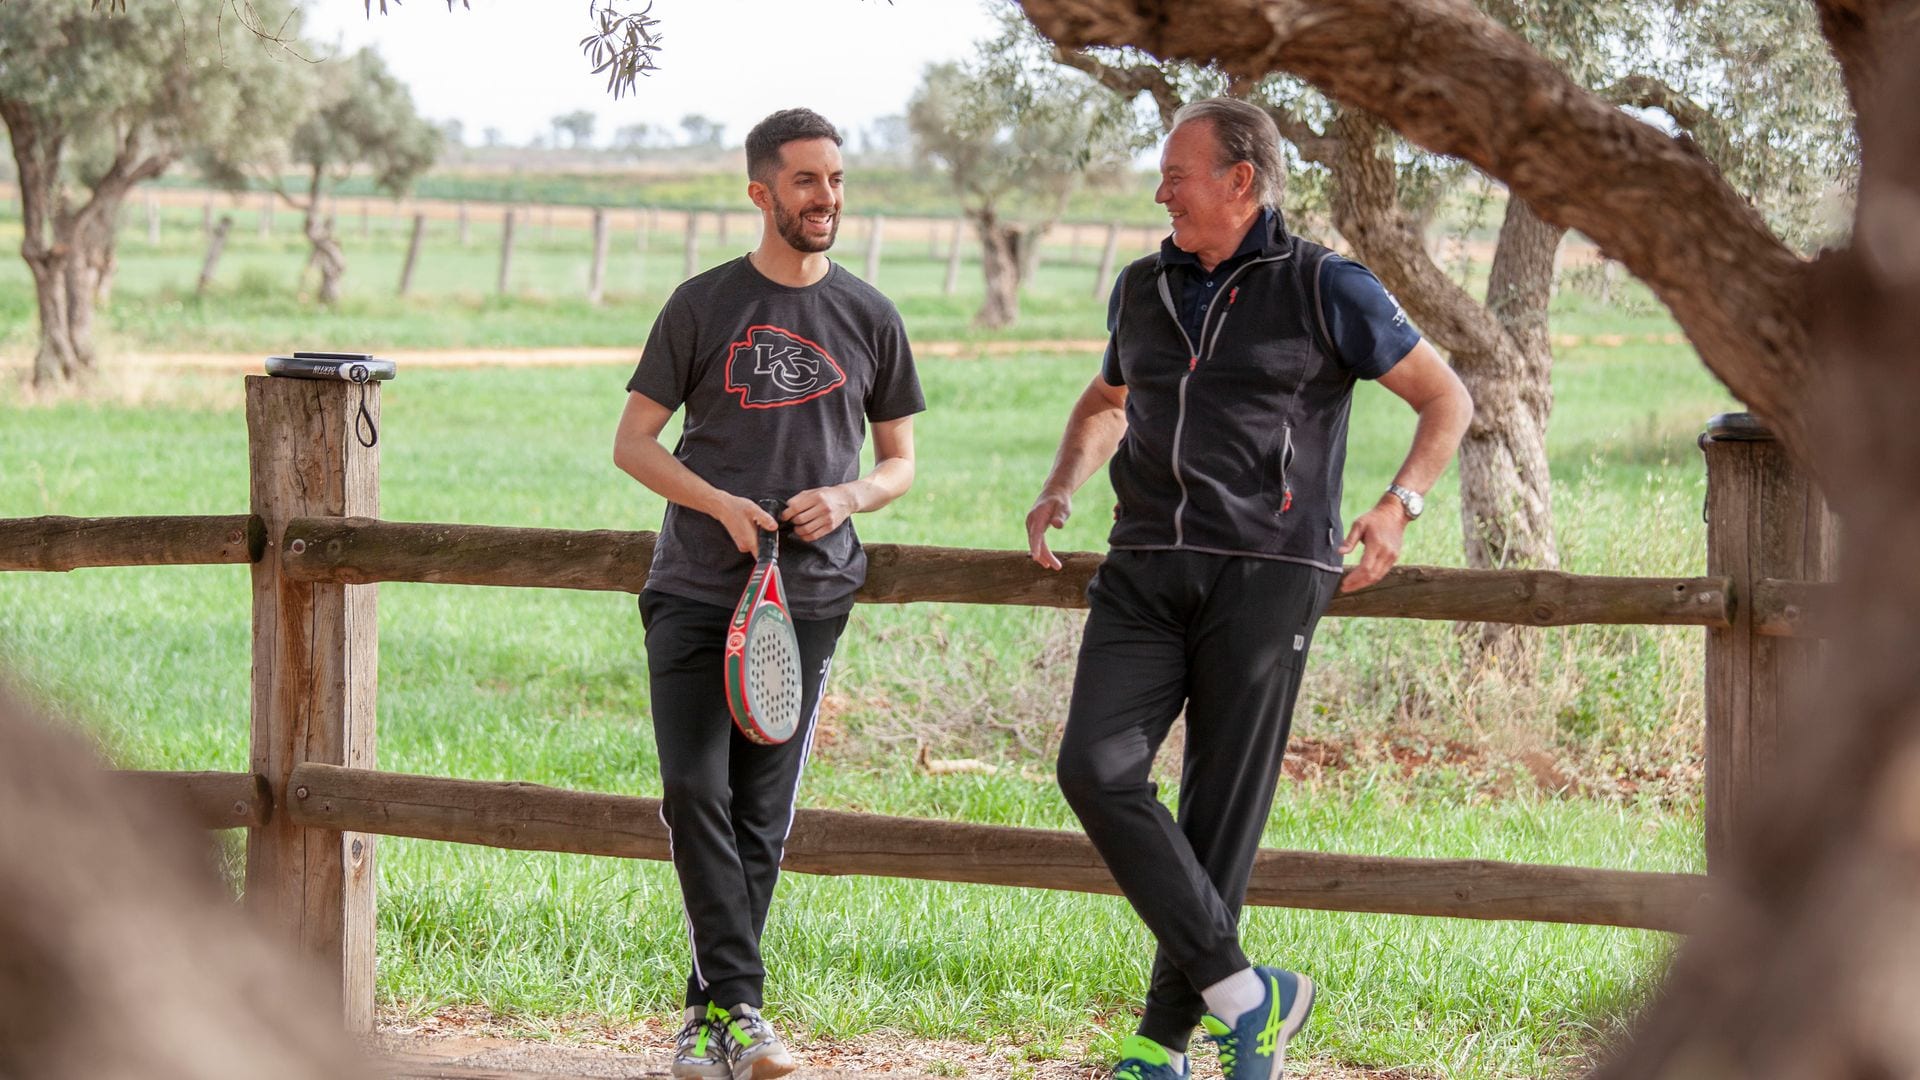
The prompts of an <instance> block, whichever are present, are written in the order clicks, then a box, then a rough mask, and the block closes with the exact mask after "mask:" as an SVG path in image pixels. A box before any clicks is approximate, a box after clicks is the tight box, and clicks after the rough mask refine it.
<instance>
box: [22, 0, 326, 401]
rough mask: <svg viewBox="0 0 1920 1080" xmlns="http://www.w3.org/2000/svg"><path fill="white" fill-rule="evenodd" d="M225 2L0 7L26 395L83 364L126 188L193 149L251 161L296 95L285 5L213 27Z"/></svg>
mask: <svg viewBox="0 0 1920 1080" xmlns="http://www.w3.org/2000/svg"><path fill="white" fill-rule="evenodd" d="M225 6H226V5H225V2H224V0H176V2H174V3H168V4H153V3H148V4H136V5H130V6H128V7H126V8H125V9H124V10H120V11H117V12H103V11H95V10H94V9H93V7H92V6H91V5H89V4H88V3H86V2H85V0H7V2H6V3H0V57H3V59H0V120H4V121H5V123H6V127H7V134H8V138H9V142H10V143H11V145H12V150H13V160H14V165H15V167H16V170H17V172H18V175H19V182H20V212H21V220H22V225H23V227H24V234H23V236H22V238H21V242H20V254H21V256H22V257H23V258H24V259H25V260H26V263H27V268H28V270H29V271H30V272H31V273H32V275H33V287H34V296H35V300H36V302H37V307H38V313H39V329H40V337H39V344H38V346H37V347H36V348H35V350H34V358H33V381H34V384H35V385H37V386H45V385H49V384H54V383H60V382H65V381H69V380H72V379H74V378H77V377H79V376H82V375H84V374H86V373H88V372H90V371H91V370H92V369H93V367H94V363H95V356H94V345H93V322H94V310H95V306H96V303H97V302H98V300H99V299H100V297H101V296H102V295H103V294H104V293H105V291H106V289H107V287H108V284H109V283H110V281H111V280H112V275H113V267H114V226H115V223H116V221H117V219H118V217H119V212H120V207H121V205H122V204H123V203H124V201H125V199H126V197H127V194H128V192H130V191H132V190H133V188H134V187H135V186H136V185H138V184H140V183H141V182H142V181H145V180H150V179H152V178H154V177H156V176H159V175H160V174H161V173H163V172H165V171H166V170H167V168H168V167H169V166H171V165H172V164H173V163H174V162H176V161H178V160H180V159H181V158H182V156H184V155H185V154H187V153H188V152H189V151H191V150H194V149H195V148H212V149H214V150H216V151H217V152H218V153H220V154H222V155H225V156H230V157H235V158H241V157H246V156H249V155H252V154H254V153H257V152H258V151H259V149H260V148H261V147H263V146H265V145H266V144H267V143H269V142H270V141H271V139H272V138H273V136H274V134H275V130H274V129H275V125H276V124H278V123H279V118H281V117H283V116H285V115H287V113H289V112H290V111H293V109H294V107H295V106H294V103H295V102H297V101H298V99H299V86H300V85H301V78H300V76H301V70H300V69H302V68H303V67H304V66H305V65H304V64H303V63H302V62H300V61H299V60H298V59H297V58H295V57H293V56H292V55H291V54H290V53H289V51H288V48H287V45H286V35H287V33H288V31H289V29H290V28H293V29H297V24H296V22H295V19H294V16H293V13H292V12H291V10H290V9H289V7H288V5H287V4H286V3H284V2H282V0H258V2H256V3H254V4H253V5H251V7H250V9H249V16H250V19H252V20H257V22H252V21H248V20H242V19H236V18H233V17H231V16H228V17H226V18H224V19H223V18H222V17H221V15H222V12H223V10H224V9H225ZM265 27H271V28H275V29H276V31H277V33H276V34H263V33H261V32H260V31H261V29H262V28H265Z"/></svg>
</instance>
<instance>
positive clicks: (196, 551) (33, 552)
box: [0, 514, 267, 573]
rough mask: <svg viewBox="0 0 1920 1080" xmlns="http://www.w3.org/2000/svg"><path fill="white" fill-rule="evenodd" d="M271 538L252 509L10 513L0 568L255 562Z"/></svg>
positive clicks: (1, 536) (2, 522)
mask: <svg viewBox="0 0 1920 1080" xmlns="http://www.w3.org/2000/svg"><path fill="white" fill-rule="evenodd" d="M266 542H267V538H266V530H265V529H264V528H263V527H262V526H261V524H260V519H259V518H256V517H253V516H251V515H249V514H231V515H227V516H224V517H186V516H181V517H101V518H76V517H33V518H6V519H0V570H45V571H52V572H55V573H64V572H65V571H68V570H78V569H81V568H83V567H98V566H197V565H205V564H209V563H250V562H254V561H255V560H257V559H259V558H260V554H261V552H262V551H264V550H265V548H266Z"/></svg>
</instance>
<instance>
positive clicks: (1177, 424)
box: [1160, 255, 1287, 547]
mask: <svg viewBox="0 0 1920 1080" xmlns="http://www.w3.org/2000/svg"><path fill="white" fill-rule="evenodd" d="M1286 257H1287V256H1285V255H1270V256H1268V257H1266V258H1264V259H1249V260H1248V261H1247V262H1245V263H1243V264H1241V266H1240V268H1239V269H1237V270H1235V271H1234V272H1233V273H1231V274H1228V275H1227V280H1226V281H1224V282H1222V283H1221V287H1222V288H1223V289H1226V290H1227V306H1226V307H1225V308H1224V309H1222V310H1221V312H1220V322H1219V324H1218V325H1216V326H1215V327H1214V329H1213V338H1212V339H1211V340H1209V339H1208V338H1207V324H1208V323H1210V322H1212V321H1213V305H1214V304H1215V303H1217V302H1218V301H1219V299H1220V294H1219V293H1215V294H1214V297H1213V299H1212V300H1209V301H1207V311H1206V314H1204V315H1202V316H1201V317H1200V340H1201V342H1202V343H1204V344H1205V345H1206V347H1207V348H1206V355H1207V356H1208V357H1212V356H1213V350H1214V347H1215V346H1217V345H1219V344H1220V331H1221V329H1222V328H1224V327H1225V326H1226V325H1227V313H1228V312H1230V311H1232V310H1233V302H1234V301H1235V300H1237V299H1239V298H1240V290H1239V289H1238V288H1235V287H1234V286H1233V283H1234V282H1235V281H1237V280H1238V279H1239V277H1240V275H1242V274H1244V273H1246V272H1247V271H1249V270H1251V269H1253V268H1254V267H1255V266H1258V265H1260V264H1261V263H1270V262H1279V261H1280V260H1281V259H1284V258H1286ZM1160 302H1161V303H1163V304H1165V305H1166V307H1167V314H1169V315H1171V316H1173V325H1174V327H1175V328H1176V329H1178V330H1179V331H1180V340H1181V341H1184V342H1186V345H1187V373H1186V374H1185V375H1182V376H1180V395H1179V401H1180V405H1179V409H1178V411H1177V412H1175V414H1174V421H1173V452H1172V454H1171V455H1169V464H1170V465H1171V466H1172V468H1173V482H1174V483H1176V484H1178V485H1180V504H1179V505H1178V506H1175V507H1174V508H1173V546H1174V547H1182V546H1184V545H1185V544H1186V539H1187V530H1186V516H1187V478H1186V477H1184V476H1182V475H1180V440H1181V435H1182V433H1184V432H1185V431H1186V427H1187V382H1188V380H1190V379H1192V378H1193V373H1194V372H1195V371H1197V370H1199V368H1200V360H1201V350H1200V348H1199V346H1197V345H1195V344H1194V343H1193V339H1192V338H1191V337H1188V336H1187V325H1186V324H1185V323H1183V322H1181V321H1180V311H1179V309H1178V308H1176V307H1175V306H1174V303H1173V289H1172V288H1171V287H1169V286H1168V285H1167V275H1165V274H1161V275H1160Z"/></svg>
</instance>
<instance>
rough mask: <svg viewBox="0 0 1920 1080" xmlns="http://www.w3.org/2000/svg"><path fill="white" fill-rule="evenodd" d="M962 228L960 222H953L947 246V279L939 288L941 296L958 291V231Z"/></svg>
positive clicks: (950, 294)
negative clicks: (951, 236)
mask: <svg viewBox="0 0 1920 1080" xmlns="http://www.w3.org/2000/svg"><path fill="white" fill-rule="evenodd" d="M962 228H963V223H962V222H958V221H956V222H954V223H953V239H952V240H951V241H949V242H948V246H947V280H946V284H945V285H943V286H941V289H940V295H942V296H952V295H953V294H954V293H956V292H959V291H960V231H961V229H962Z"/></svg>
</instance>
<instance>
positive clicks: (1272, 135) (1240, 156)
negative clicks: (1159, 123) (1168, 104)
mask: <svg viewBox="0 0 1920 1080" xmlns="http://www.w3.org/2000/svg"><path fill="white" fill-rule="evenodd" d="M1190 120H1206V121H1208V122H1210V123H1212V124H1213V138H1214V141H1215V142H1216V143H1218V144H1219V146H1220V160H1219V161H1218V162H1216V163H1215V165H1214V168H1215V169H1216V170H1221V171H1224V170H1226V169H1230V168H1232V167H1233V166H1235V165H1238V164H1239V163H1240V162H1243V161H1244V162H1246V163H1247V164H1249V165H1251V166H1253V193H1254V195H1255V197H1256V198H1258V199H1259V200H1260V205H1261V206H1265V207H1271V208H1273V209H1279V207H1280V198H1281V196H1283V195H1285V194H1286V191H1287V162H1286V159H1285V158H1283V157H1281V156H1280V127H1279V125H1277V124H1275V123H1274V122H1273V117H1271V116H1268V115H1267V110H1265V109H1263V108H1261V107H1260V106H1258V105H1255V104H1252V103H1251V102H1246V101H1241V100H1239V99H1238V98H1225V97H1215V98H1203V99H1201V100H1199V101H1190V102H1188V103H1187V104H1185V105H1182V106H1180V109H1179V111H1178V112H1176V113H1174V114H1173V126H1174V127H1175V128H1177V127H1179V126H1180V125H1181V124H1184V123H1187V122H1188V121H1190Z"/></svg>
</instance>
